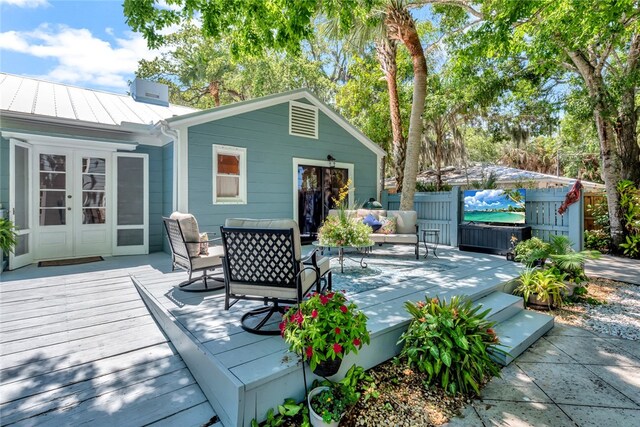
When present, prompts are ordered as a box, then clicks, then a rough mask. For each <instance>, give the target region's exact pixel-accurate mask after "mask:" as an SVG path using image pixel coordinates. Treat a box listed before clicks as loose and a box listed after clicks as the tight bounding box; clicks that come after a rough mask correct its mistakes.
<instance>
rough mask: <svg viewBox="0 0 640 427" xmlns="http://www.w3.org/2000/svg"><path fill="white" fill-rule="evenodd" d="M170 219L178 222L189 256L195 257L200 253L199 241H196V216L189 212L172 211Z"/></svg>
mask: <svg viewBox="0 0 640 427" xmlns="http://www.w3.org/2000/svg"><path fill="white" fill-rule="evenodd" d="M171 219H175V220H177V221H178V222H179V223H180V228H181V229H182V235H183V236H184V240H185V242H187V249H188V250H189V256H190V257H196V256H198V255H200V243H198V242H200V232H199V231H198V221H196V217H194V216H193V215H191V214H185V213H180V212H174V213H172V214H171ZM188 242H191V243H188Z"/></svg>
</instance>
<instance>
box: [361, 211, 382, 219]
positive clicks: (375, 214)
mask: <svg viewBox="0 0 640 427" xmlns="http://www.w3.org/2000/svg"><path fill="white" fill-rule="evenodd" d="M356 213H357V215H358V216H359V217H360V218H364V217H366V216H368V215H371V216H372V217H374V218H375V219H380V217H381V216H387V211H385V210H384V209H358V210H357V211H356Z"/></svg>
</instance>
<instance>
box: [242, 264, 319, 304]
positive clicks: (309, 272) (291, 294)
mask: <svg viewBox="0 0 640 427" xmlns="http://www.w3.org/2000/svg"><path fill="white" fill-rule="evenodd" d="M301 268H304V270H302V272H301V273H300V276H301V279H302V280H301V283H302V295H305V294H306V293H307V292H308V291H309V289H311V287H312V286H314V285H315V284H316V280H317V276H316V272H315V270H314V269H312V268H311V267H309V266H306V268H305V266H302V267H301ZM229 292H231V293H232V294H236V295H242V294H244V295H259V296H264V297H270V298H283V299H296V297H297V290H296V288H285V287H282V286H267V285H264V286H256V284H247V283H243V282H234V281H229Z"/></svg>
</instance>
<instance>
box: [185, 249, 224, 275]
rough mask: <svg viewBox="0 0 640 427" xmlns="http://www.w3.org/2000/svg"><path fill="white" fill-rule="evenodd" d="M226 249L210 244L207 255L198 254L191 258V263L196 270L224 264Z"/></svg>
mask: <svg viewBox="0 0 640 427" xmlns="http://www.w3.org/2000/svg"><path fill="white" fill-rule="evenodd" d="M223 255H224V249H223V248H222V246H218V245H216V246H209V250H208V253H207V255H198V256H196V257H193V258H191V265H192V266H193V269H194V270H202V269H203V268H213V267H220V266H221V265H222V256H223Z"/></svg>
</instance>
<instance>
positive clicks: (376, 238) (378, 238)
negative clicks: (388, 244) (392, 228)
mask: <svg viewBox="0 0 640 427" xmlns="http://www.w3.org/2000/svg"><path fill="white" fill-rule="evenodd" d="M369 238H370V239H371V240H373V243H384V238H385V235H384V234H381V233H373V234H369Z"/></svg>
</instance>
